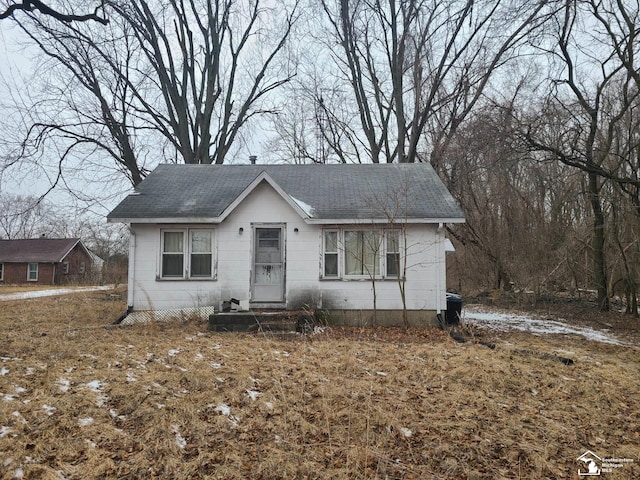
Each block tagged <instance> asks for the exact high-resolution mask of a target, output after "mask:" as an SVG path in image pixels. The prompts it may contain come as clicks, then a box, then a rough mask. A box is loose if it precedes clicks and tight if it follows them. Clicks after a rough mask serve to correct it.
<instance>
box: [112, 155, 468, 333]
mask: <svg viewBox="0 0 640 480" xmlns="http://www.w3.org/2000/svg"><path fill="white" fill-rule="evenodd" d="M108 221H109V222H123V223H126V224H128V225H129V227H130V231H131V240H130V247H129V279H128V280H129V290H128V305H129V311H130V312H131V313H130V315H135V314H136V313H140V314H141V318H142V317H143V315H142V314H143V313H144V312H147V313H148V312H155V313H154V315H157V314H158V312H176V311H185V312H186V311H188V310H189V309H191V310H193V309H196V310H198V309H200V310H202V309H204V310H203V311H206V309H207V308H209V309H210V308H212V307H213V309H215V310H216V311H219V310H220V308H221V306H222V304H223V303H227V304H228V303H229V300H230V299H234V302H237V303H238V304H239V306H240V309H243V310H247V309H270V308H271V309H288V310H296V309H300V308H310V309H313V310H317V309H320V310H322V311H323V312H324V313H325V314H326V315H327V316H328V318H329V319H330V321H333V322H335V323H341V324H351V325H357V324H362V325H367V324H371V321H372V318H373V314H374V311H375V318H376V319H377V320H376V321H377V322H378V323H379V324H381V325H402V324H406V323H409V324H412V325H427V324H434V323H435V322H436V314H439V313H441V311H442V310H444V309H445V308H446V297H445V295H446V287H445V285H446V278H445V271H446V269H445V258H446V255H445V251H446V250H448V249H447V248H446V246H447V245H450V242H449V240H448V239H446V237H445V228H444V226H445V224H447V223H461V222H464V217H463V213H462V211H461V210H460V208H459V206H458V205H457V203H456V202H455V201H454V199H453V198H452V196H451V195H450V193H449V192H448V191H447V189H446V188H445V186H444V185H443V183H442V182H441V181H440V179H439V177H438V176H437V174H436V172H435V171H434V170H433V168H432V167H431V166H430V165H429V164H423V163H416V164H367V165H346V164H339V165H255V164H251V165H166V164H163V165H160V166H158V167H157V168H156V169H155V170H154V171H153V172H152V173H151V174H150V175H149V176H148V177H147V178H146V179H145V180H144V181H143V182H142V183H141V184H140V185H138V187H137V188H136V189H135V191H134V192H133V193H131V194H130V195H128V196H127V197H126V198H125V199H124V200H123V201H122V202H121V203H120V204H119V205H118V206H117V207H116V208H115V209H114V210H113V211H112V212H111V213H110V214H109V215H108Z"/></svg>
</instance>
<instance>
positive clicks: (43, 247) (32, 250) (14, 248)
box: [0, 238, 86, 263]
mask: <svg viewBox="0 0 640 480" xmlns="http://www.w3.org/2000/svg"><path fill="white" fill-rule="evenodd" d="M78 243H80V245H81V246H82V248H83V249H84V250H85V251H86V248H85V247H84V245H82V242H80V239H79V238H26V239H18V240H0V262H5V263H27V262H38V263H57V262H61V261H62V260H64V258H65V257H66V256H67V255H68V254H69V252H71V250H73V248H74V247H75V246H76V245H77V244H78Z"/></svg>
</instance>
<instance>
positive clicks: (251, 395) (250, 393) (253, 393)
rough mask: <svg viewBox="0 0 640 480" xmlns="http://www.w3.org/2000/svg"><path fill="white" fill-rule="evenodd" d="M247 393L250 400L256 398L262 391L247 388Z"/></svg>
mask: <svg viewBox="0 0 640 480" xmlns="http://www.w3.org/2000/svg"><path fill="white" fill-rule="evenodd" d="M247 395H248V396H249V398H250V399H251V400H256V399H257V398H258V397H259V396H260V395H262V393H260V392H258V391H256V390H247Z"/></svg>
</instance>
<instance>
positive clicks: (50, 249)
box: [0, 237, 92, 285]
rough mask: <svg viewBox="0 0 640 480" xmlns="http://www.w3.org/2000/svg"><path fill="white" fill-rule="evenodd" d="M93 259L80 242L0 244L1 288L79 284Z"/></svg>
mask: <svg viewBox="0 0 640 480" xmlns="http://www.w3.org/2000/svg"><path fill="white" fill-rule="evenodd" d="M91 272H92V259H91V255H90V253H89V251H88V250H87V248H86V247H85V246H84V245H83V244H82V242H81V241H80V239H79V238H44V237H41V238H28V239H20V240H0V284H17V283H36V284H43V285H60V284H66V283H82V282H83V281H85V280H86V279H89V278H91Z"/></svg>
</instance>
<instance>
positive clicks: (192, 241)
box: [160, 229, 213, 279]
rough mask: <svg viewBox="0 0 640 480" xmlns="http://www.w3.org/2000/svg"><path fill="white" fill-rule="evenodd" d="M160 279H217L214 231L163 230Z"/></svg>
mask: <svg viewBox="0 0 640 480" xmlns="http://www.w3.org/2000/svg"><path fill="white" fill-rule="evenodd" d="M161 257H162V258H161V259H160V278H163V279H180V278H198V279H207V278H213V230H212V229H184V230H173V229H172V230H162V231H161Z"/></svg>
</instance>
